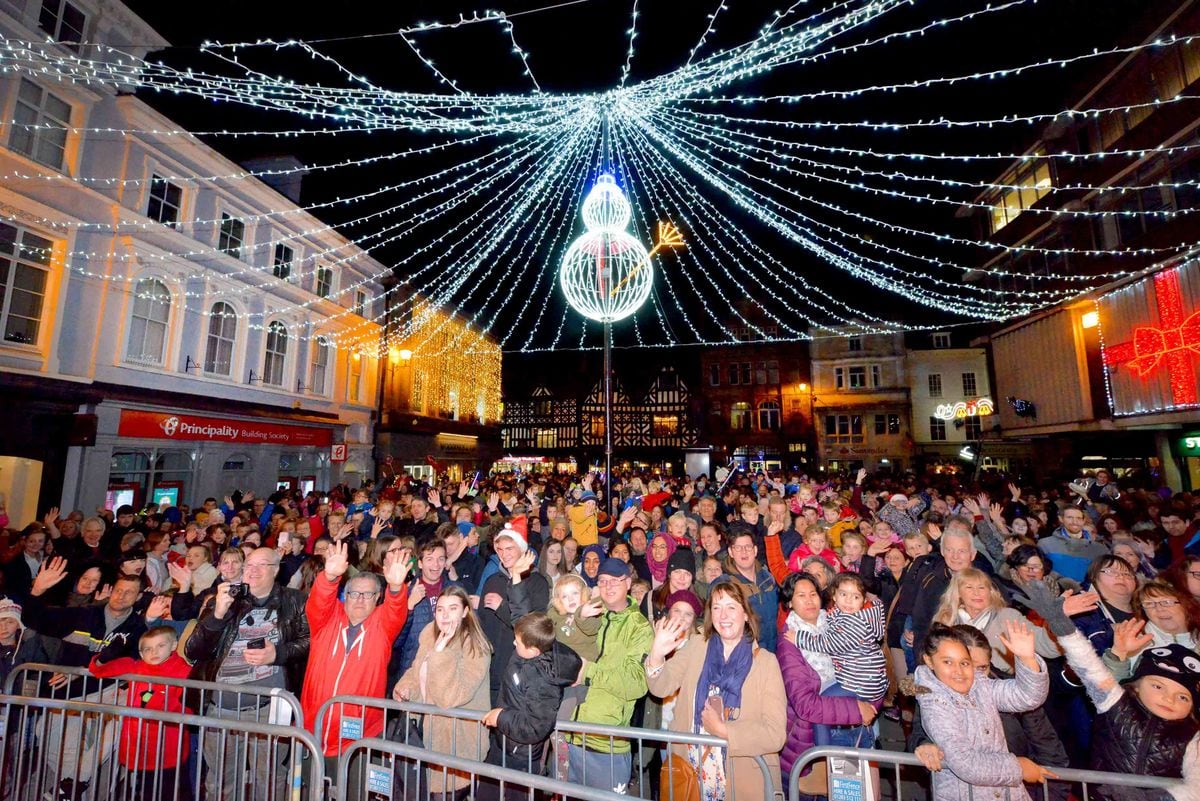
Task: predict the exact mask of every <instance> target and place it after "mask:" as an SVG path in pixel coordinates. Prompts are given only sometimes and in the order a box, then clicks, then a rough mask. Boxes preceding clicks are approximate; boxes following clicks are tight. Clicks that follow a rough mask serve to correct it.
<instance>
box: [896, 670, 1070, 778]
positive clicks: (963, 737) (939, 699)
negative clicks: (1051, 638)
mask: <svg viewBox="0 0 1200 801" xmlns="http://www.w3.org/2000/svg"><path fill="white" fill-rule="evenodd" d="M1038 664H1039V666H1040V670H1039V671H1038V672H1036V673H1035V672H1033V671H1031V670H1030V669H1029V668H1027V667H1026V666H1025V664H1024V663H1023V662H1018V663H1017V673H1016V678H1014V679H1004V680H1001V679H990V678H984V677H981V676H977V677H976V678H975V683H974V684H973V685H972V686H971V690H970V691H969V692H968V693H967V694H966V695H962V694H961V693H959V692H956V691H955V690H951V689H950V688H949V687H947V686H946V685H944V684H942V683H941V682H940V681H939V680H938V679H937V677H935V676H934V675H933V671H932V670H930V669H929V668H928V667H926V666H925V665H921V666H919V667H918V668H917V670H916V674H915V680H916V683H917V685H918V690H917V701H918V703H919V704H920V706H921V718H922V720H923V722H924V724H925V730H926V732H928V734H929V737H930V739H932V740H933V742H935V743H937V744H938V746H940V747H941V749H942V751H943V752H944V753H945V755H946V756H945V758H944V759H943V760H942V764H943V769H942V770H940V771H938V772H936V773H934V774H933V796H932V797H933V801H970V800H971V799H972V798H974V797H981V798H982V797H995V798H1005V799H1008V801H1031V799H1030V797H1029V793H1028V792H1026V790H1025V785H1024V784H1022V782H1021V765H1020V763H1019V762H1018V761H1017V758H1016V757H1015V756H1013V754H1012V752H1011V751H1009V750H1008V743H1007V742H1006V741H1005V739H1004V725H1003V723H1002V722H1001V720H1000V713H1001V712H1027V711H1029V710H1030V709H1035V708H1037V707H1039V706H1041V705H1042V704H1043V703H1044V702H1045V700H1046V694H1047V693H1048V692H1049V689H1050V675H1049V673H1048V672H1047V670H1046V665H1045V663H1044V662H1042V661H1041V659H1039V660H1038ZM972 793H974V794H975V795H972Z"/></svg>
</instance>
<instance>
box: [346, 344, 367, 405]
mask: <svg viewBox="0 0 1200 801" xmlns="http://www.w3.org/2000/svg"><path fill="white" fill-rule="evenodd" d="M349 372H350V382H349V384H350V385H349V386H348V387H346V397H347V398H348V399H349V400H350V402H351V403H358V402H359V401H360V400H362V372H363V356H362V354H361V353H359V352H357V351H355V352H354V353H351V354H350V368H349Z"/></svg>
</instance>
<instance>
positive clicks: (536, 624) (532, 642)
mask: <svg viewBox="0 0 1200 801" xmlns="http://www.w3.org/2000/svg"><path fill="white" fill-rule="evenodd" d="M513 634H514V635H515V636H517V637H520V638H521V644H522V645H524V646H526V647H527V648H536V649H538V651H540V652H542V653H543V654H544V653H546V652H547V651H549V650H550V649H551V648H553V647H554V621H553V620H551V619H550V616H549V615H547V614H545V613H543V612H530V613H529V614H527V615H523V616H522V617H521V619H520V620H518V621H517V622H516V623H515V624H514V625H513Z"/></svg>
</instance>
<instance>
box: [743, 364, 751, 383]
mask: <svg viewBox="0 0 1200 801" xmlns="http://www.w3.org/2000/svg"><path fill="white" fill-rule="evenodd" d="M742 383H743V384H744V385H746V386H749V385H750V362H742Z"/></svg>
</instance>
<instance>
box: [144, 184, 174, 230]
mask: <svg viewBox="0 0 1200 801" xmlns="http://www.w3.org/2000/svg"><path fill="white" fill-rule="evenodd" d="M182 206H183V190H182V189H180V188H179V187H178V186H176V185H175V184H173V183H171V182H170V181H168V180H167V179H166V178H162V177H160V176H158V175H155V176H154V177H153V178H151V179H150V199H149V200H148V201H147V203H146V216H147V217H149V218H150V219H152V220H154V221H155V222H160V223H162V224H163V225H169V226H171V227H172V228H175V227H176V226H178V224H179V210H180V208H181V207H182Z"/></svg>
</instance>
